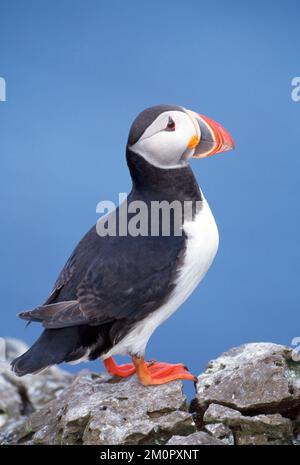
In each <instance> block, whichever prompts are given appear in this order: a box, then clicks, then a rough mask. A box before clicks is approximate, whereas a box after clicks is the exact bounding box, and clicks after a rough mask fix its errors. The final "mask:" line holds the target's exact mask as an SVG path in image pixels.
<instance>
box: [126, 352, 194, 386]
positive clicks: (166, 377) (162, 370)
mask: <svg viewBox="0 0 300 465" xmlns="http://www.w3.org/2000/svg"><path fill="white" fill-rule="evenodd" d="M132 361H133V364H134V366H135V368H136V374H137V376H138V378H139V380H140V382H141V383H142V384H143V385H144V386H149V385H151V384H165V383H169V382H170V381H174V380H175V379H190V380H192V381H196V380H197V378H196V377H195V376H194V375H192V374H191V373H190V372H189V371H188V370H187V368H186V367H185V366H184V365H183V364H182V363H178V364H176V365H172V364H171V363H163V362H152V363H151V362H150V363H145V361H144V358H143V357H135V356H134V357H132Z"/></svg>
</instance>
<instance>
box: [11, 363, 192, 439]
mask: <svg viewBox="0 0 300 465" xmlns="http://www.w3.org/2000/svg"><path fill="white" fill-rule="evenodd" d="M193 431H195V425H194V423H193V418H192V415H191V414H189V413H188V412H187V411H186V399H185V396H184V395H183V393H182V382H181V381H175V382H172V383H168V384H165V385H162V386H150V387H144V386H142V385H141V384H140V383H139V382H138V381H137V379H136V378H135V377H132V378H130V379H127V380H122V381H119V382H114V383H112V382H111V378H110V377H109V376H107V375H100V376H98V375H95V374H93V373H91V372H88V371H84V372H82V373H81V374H80V375H79V376H78V377H76V378H75V379H74V381H73V382H72V384H71V385H70V386H69V387H67V388H66V389H65V390H64V391H63V393H62V394H61V396H60V397H59V398H58V399H57V400H53V401H51V402H49V403H48V404H46V405H45V406H44V407H42V408H41V409H40V410H39V411H38V412H36V413H34V414H32V415H31V416H30V418H29V419H28V421H27V422H26V425H24V432H23V435H22V434H21V435H19V440H18V441H19V442H23V441H24V438H26V439H25V442H27V443H28V441H29V443H32V444H62V443H63V444H156V443H158V444H159V443H165V442H166V441H167V440H168V439H169V438H170V437H171V436H173V435H174V434H181V435H188V434H189V433H192V432H193ZM28 432H30V437H28Z"/></svg>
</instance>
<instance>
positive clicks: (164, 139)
mask: <svg viewBox="0 0 300 465" xmlns="http://www.w3.org/2000/svg"><path fill="white" fill-rule="evenodd" d="M197 126H198V125H195V123H194V122H193V119H192V117H191V116H189V115H188V114H187V113H185V112H183V111H165V112H163V113H161V114H160V115H159V116H158V117H157V118H156V119H155V120H154V121H153V123H152V124H151V125H150V126H149V127H148V128H147V129H146V131H145V132H144V133H143V135H142V136H141V138H140V139H139V140H138V141H137V142H136V143H135V144H134V145H132V146H131V147H130V149H131V150H132V151H133V152H135V153H137V154H138V155H141V156H142V157H143V158H145V160H147V161H148V162H149V163H151V164H152V165H154V166H157V167H159V168H168V169H169V168H178V167H179V166H185V165H186V163H187V161H188V160H189V159H190V158H191V157H192V155H193V153H194V149H190V148H188V144H189V141H190V140H191V138H192V137H193V136H195V135H198V136H199V128H197Z"/></svg>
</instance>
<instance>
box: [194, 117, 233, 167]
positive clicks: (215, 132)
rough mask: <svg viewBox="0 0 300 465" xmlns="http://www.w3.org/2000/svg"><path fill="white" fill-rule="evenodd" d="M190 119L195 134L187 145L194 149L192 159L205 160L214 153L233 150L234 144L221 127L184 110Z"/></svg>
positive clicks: (208, 119) (210, 120)
mask: <svg viewBox="0 0 300 465" xmlns="http://www.w3.org/2000/svg"><path fill="white" fill-rule="evenodd" d="M186 111H187V113H188V114H189V116H190V117H191V118H192V120H193V123H194V126H195V130H196V134H195V135H194V136H192V138H191V139H190V141H189V143H188V148H192V149H195V152H194V155H193V158H205V157H210V156H211V155H214V154H215V153H220V152H227V151H228V150H232V149H234V142H233V140H232V138H231V136H230V134H229V132H227V131H226V129H225V128H223V126H221V125H220V124H219V123H216V122H215V121H213V120H212V119H210V118H207V116H204V115H198V113H195V112H194V111H189V110H186Z"/></svg>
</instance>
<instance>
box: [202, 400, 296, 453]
mask: <svg viewBox="0 0 300 465" xmlns="http://www.w3.org/2000/svg"><path fill="white" fill-rule="evenodd" d="M203 420H204V423H205V425H206V429H208V430H209V431H211V429H210V426H211V425H213V426H214V427H215V426H216V425H217V424H220V425H222V426H225V427H227V428H229V430H230V431H231V432H232V433H233V436H234V438H235V443H236V444H292V441H293V426H292V422H291V420H290V419H288V418H284V417H283V416H282V415H280V414H278V413H277V414H268V415H262V414H261V415H255V416H245V415H243V414H242V413H241V412H239V411H237V410H234V409H231V408H228V407H224V406H223V405H218V404H211V405H210V406H209V407H208V409H207V410H206V412H205V414H204V418H203Z"/></svg>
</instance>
